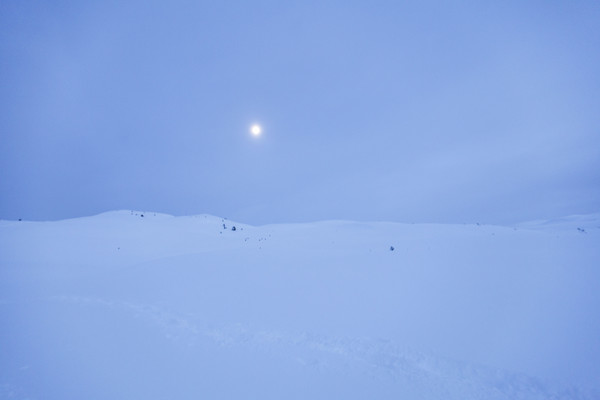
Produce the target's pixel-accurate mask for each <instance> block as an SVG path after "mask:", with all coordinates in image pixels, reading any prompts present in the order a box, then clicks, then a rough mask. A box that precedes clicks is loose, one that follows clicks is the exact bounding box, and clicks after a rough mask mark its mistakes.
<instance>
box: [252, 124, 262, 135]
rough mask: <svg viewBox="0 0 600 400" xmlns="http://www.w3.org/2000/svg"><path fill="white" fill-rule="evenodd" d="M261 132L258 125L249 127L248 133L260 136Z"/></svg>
mask: <svg viewBox="0 0 600 400" xmlns="http://www.w3.org/2000/svg"><path fill="white" fill-rule="evenodd" d="M261 132H262V128H261V127H260V125H258V124H254V125H252V126H251V127H250V133H251V134H252V135H253V136H260V134H261Z"/></svg>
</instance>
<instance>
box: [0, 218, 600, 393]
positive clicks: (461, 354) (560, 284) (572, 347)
mask: <svg viewBox="0 0 600 400" xmlns="http://www.w3.org/2000/svg"><path fill="white" fill-rule="evenodd" d="M233 227H235V230H233ZM598 382H600V215H598V214H596V215H587V216H574V217H569V218H564V219H561V220H555V221H536V222H530V223H525V224H521V225H518V226H514V227H501V226H489V225H434V224H396V223H359V222H349V221H328V222H319V223H311V224H289V225H268V226H261V227H253V226H248V225H244V224H241V223H237V222H232V221H228V220H226V219H221V218H217V217H213V216H209V215H199V216H192V217H172V216H168V215H163V214H155V213H141V212H131V211H119V212H110V213H105V214H101V215H97V216H94V217H88V218H79V219H73V220H65V221H57V222H26V221H0V399H61V400H64V399H202V398H206V399H233V398H236V399H237V398H260V399H284V398H285V399H295V398H297V399H318V398H322V399H333V398H340V399H342V398H343V399H365V398H374V399H445V400H447V399H461V400H465V399H597V398H600V384H598Z"/></svg>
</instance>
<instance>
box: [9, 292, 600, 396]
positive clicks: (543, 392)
mask: <svg viewBox="0 0 600 400" xmlns="http://www.w3.org/2000/svg"><path fill="white" fill-rule="evenodd" d="M49 301H51V302H59V303H63V304H64V303H66V304H70V305H76V306H80V307H101V308H108V309H112V310H113V311H116V312H121V313H125V314H128V315H129V317H131V318H135V319H141V320H144V321H146V322H149V323H150V325H151V326H153V327H154V328H155V329H159V330H160V331H162V333H163V335H164V338H165V339H166V340H168V341H171V342H175V343H177V344H178V345H182V346H187V347H190V348H193V347H195V346H197V345H199V344H200V343H201V342H202V341H210V342H212V343H214V344H217V345H218V346H220V347H224V348H230V349H235V348H236V347H242V346H243V347H246V348H251V349H253V350H255V351H259V352H270V351H271V352H272V351H273V350H277V349H279V350H280V349H282V348H286V350H287V351H286V352H278V353H279V354H295V355H297V357H296V358H295V359H294V360H293V361H295V362H296V363H298V364H300V365H302V366H303V367H306V368H316V369H317V370H320V371H327V370H328V369H330V368H335V367H333V366H332V365H331V364H332V362H331V361H332V360H334V361H337V362H341V363H342V364H344V365H345V367H346V368H347V367H352V366H354V367H355V368H359V369H361V370H362V371H364V372H366V375H367V376H368V377H369V379H374V380H377V379H389V380H393V381H396V382H398V383H410V385H412V386H417V387H420V388H421V390H422V391H430V392H431V391H433V392H434V393H435V394H442V393H443V394H445V395H446V396H447V397H446V398H449V399H454V398H456V399H459V398H464V399H467V398H469V399H471V398H472V399H498V400H504V399H506V400H508V399H513V400H518V399H523V400H525V399H528V400H538V399H539V400H562V399H564V400H567V399H573V400H589V399H597V398H599V395H600V393H592V392H584V391H583V390H581V389H579V388H577V387H574V386H569V387H560V386H559V385H558V384H553V383H551V382H544V381H542V380H540V379H537V378H532V377H529V376H527V375H524V374H515V373H512V372H507V371H502V370H500V369H494V368H489V367H485V366H480V365H472V364H467V363H464V362H458V361H454V360H448V359H444V358H440V357H435V356H431V355H426V354H423V353H419V352H415V351H411V350H409V349H403V348H401V347H400V346H399V345H398V344H396V343H393V342H392V341H389V340H382V339H370V338H361V339H357V338H332V337H327V336H324V335H319V334H313V333H310V332H300V333H289V332H278V331H269V330H263V329H253V328H251V327H248V326H244V325H242V324H231V325H228V326H220V327H213V326H209V325H207V324H203V323H202V322H201V317H200V316H198V315H192V314H178V313H176V312H173V311H169V310H166V309H163V308H160V307H157V306H154V305H146V304H136V303H132V302H124V301H114V300H109V299H102V298H91V297H81V296H52V297H51V298H49ZM290 349H292V350H295V351H289V350H290ZM432 383H433V385H432ZM7 393H13V394H15V393H17V388H16V387H11V386H10V384H6V383H5V384H0V395H2V398H7V399H8V398H19V397H18V396H12V397H11V396H10V395H8V396H6V394H7ZM435 394H434V396H435Z"/></svg>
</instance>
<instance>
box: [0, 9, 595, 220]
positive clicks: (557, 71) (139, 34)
mask: <svg viewBox="0 0 600 400" xmlns="http://www.w3.org/2000/svg"><path fill="white" fill-rule="evenodd" d="M598 21H600V2H598V1H596V0H594V1H577V0H574V1H490V2H486V1H462V2H461V1H412V2H402V1H376V0H375V1H374V0H370V1H351V0H343V1H342V0H340V1H323V0H321V1H310V0H304V1H170V2H158V1H156V2H154V1H122V0H120V1H28V0H19V1H16V0H15V1H12V0H4V1H1V2H0V107H1V108H0V110H1V111H0V135H1V136H0V196H1V197H0V218H3V219H16V218H24V219H36V220H37V219H60V218H67V217H78V216H84V215H91V214H95V213H99V212H103V211H108V210H113V209H140V210H147V211H159V212H165V213H171V214H176V215H181V214H198V213H210V214H215V215H219V216H225V217H229V218H231V219H236V220H240V221H243V222H248V223H252V224H262V223H269V222H294V221H311V220H320V219H340V218H343V219H359V220H390V221H407V222H412V221H415V222H425V221H439V222H476V221H480V222H492V223H504V222H513V221H519V220H526V219H536V218H545V217H554V216H560V215H565V214H572V213H587V212H593V211H598V210H600V207H599V206H600V28H599V26H600V24H599V22H598ZM253 122H260V123H261V124H262V125H263V129H264V134H263V135H262V137H260V138H258V139H257V138H253V137H251V136H250V135H249V132H248V130H249V127H250V125H251V123H253Z"/></svg>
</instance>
